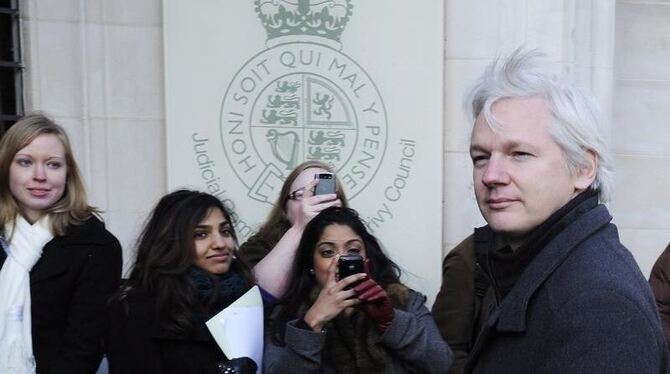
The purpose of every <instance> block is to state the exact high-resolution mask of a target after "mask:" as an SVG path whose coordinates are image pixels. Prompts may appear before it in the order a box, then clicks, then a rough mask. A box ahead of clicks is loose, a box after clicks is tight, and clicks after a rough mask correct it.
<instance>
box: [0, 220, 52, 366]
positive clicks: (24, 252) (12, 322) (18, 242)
mask: <svg viewBox="0 0 670 374" xmlns="http://www.w3.org/2000/svg"><path fill="white" fill-rule="evenodd" d="M14 222H15V225H12V223H6V224H5V235H6V238H10V241H9V246H8V248H7V258H6V259H5V263H4V264H3V266H2V270H0V295H1V296H0V374H5V373H12V374H14V373H16V374H31V373H35V357H34V356H33V339H32V330H31V309H30V308H31V303H30V270H31V269H32V268H33V266H34V265H35V264H36V263H37V261H38V260H39V259H40V257H41V256H42V249H43V248H44V246H45V245H46V244H47V243H48V242H49V241H50V240H51V239H53V235H52V234H51V231H50V230H49V217H48V216H44V217H43V218H41V219H40V220H39V221H37V222H35V224H33V225H31V224H30V223H28V221H26V220H25V218H23V217H22V216H20V215H19V216H17V217H16V219H15V220H14Z"/></svg>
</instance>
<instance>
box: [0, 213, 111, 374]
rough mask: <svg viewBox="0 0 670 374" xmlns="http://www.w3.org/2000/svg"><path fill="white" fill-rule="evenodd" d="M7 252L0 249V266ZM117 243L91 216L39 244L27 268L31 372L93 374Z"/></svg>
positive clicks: (99, 352)
mask: <svg viewBox="0 0 670 374" xmlns="http://www.w3.org/2000/svg"><path fill="white" fill-rule="evenodd" d="M6 257H7V255H6V254H5V252H4V251H0V266H2V264H4V262H5V258H6ZM121 264H122V260H121V245H120V244H119V241H118V240H116V238H115V237H114V236H113V235H112V234H111V233H109V232H108V231H107V230H106V229H105V225H104V224H103V223H102V222H101V221H100V220H98V219H97V218H95V217H91V218H89V219H88V220H87V221H86V222H85V223H84V224H82V225H79V226H73V227H71V228H70V230H69V231H68V233H67V234H66V235H64V236H59V237H55V238H54V239H52V240H51V241H50V242H49V243H47V244H46V245H45V246H44V249H43V252H42V257H41V258H40V259H39V261H38V262H37V263H36V264H35V266H33V268H32V270H31V271H30V297H31V303H32V308H31V312H32V337H33V353H34V355H35V361H36V362H37V373H38V374H46V373H68V374H69V373H73V374H74V373H95V372H96V370H97V369H98V366H99V365H100V360H101V358H102V354H103V348H102V336H103V331H104V323H105V318H104V314H103V311H104V305H105V303H106V301H107V300H108V299H109V297H110V295H111V294H112V293H113V292H114V291H115V290H116V289H117V288H118V284H119V279H120V277H121Z"/></svg>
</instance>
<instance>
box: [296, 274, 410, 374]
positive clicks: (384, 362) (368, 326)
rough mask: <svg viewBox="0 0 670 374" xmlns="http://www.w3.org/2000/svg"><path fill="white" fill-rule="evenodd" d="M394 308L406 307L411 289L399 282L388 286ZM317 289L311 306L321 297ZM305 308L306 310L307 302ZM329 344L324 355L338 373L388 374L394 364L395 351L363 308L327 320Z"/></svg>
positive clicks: (387, 289)
mask: <svg viewBox="0 0 670 374" xmlns="http://www.w3.org/2000/svg"><path fill="white" fill-rule="evenodd" d="M385 290H386V292H387V293H388V294H389V297H390V298H391V302H392V303H393V306H394V307H395V308H399V309H404V308H405V304H406V303H407V298H408V293H409V289H408V288H407V287H405V286H404V285H402V284H400V283H393V284H390V285H388V286H387V287H385ZM318 292H319V290H318V289H315V290H313V291H312V293H311V295H310V302H309V305H312V304H313V302H314V301H315V300H316V297H317V296H318ZM303 308H305V310H306V309H307V305H304V306H303ZM325 329H326V344H325V346H324V348H323V352H324V354H323V355H322V357H323V360H324V363H325V365H326V366H327V367H329V368H332V369H333V370H334V371H335V372H337V373H366V374H367V373H372V374H374V373H388V372H390V371H392V370H391V369H390V368H392V367H393V365H394V362H393V355H394V354H393V352H391V351H389V350H388V349H386V348H385V347H383V346H382V345H381V344H379V340H380V338H381V333H380V332H379V331H378V330H377V328H376V327H375V324H374V323H373V322H372V321H370V319H369V318H368V317H367V316H366V315H365V313H363V312H362V311H361V310H354V312H353V313H352V314H351V315H350V316H348V317H347V316H345V315H344V313H340V314H339V315H338V316H337V317H335V318H334V319H333V320H331V321H330V322H328V323H327V324H326V326H325Z"/></svg>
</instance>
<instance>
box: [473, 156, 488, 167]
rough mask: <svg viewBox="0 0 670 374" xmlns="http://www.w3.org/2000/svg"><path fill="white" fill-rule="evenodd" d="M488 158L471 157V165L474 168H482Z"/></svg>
mask: <svg viewBox="0 0 670 374" xmlns="http://www.w3.org/2000/svg"><path fill="white" fill-rule="evenodd" d="M488 159H489V156H484V155H478V156H472V164H473V165H474V166H483V165H485V164H486V161H488Z"/></svg>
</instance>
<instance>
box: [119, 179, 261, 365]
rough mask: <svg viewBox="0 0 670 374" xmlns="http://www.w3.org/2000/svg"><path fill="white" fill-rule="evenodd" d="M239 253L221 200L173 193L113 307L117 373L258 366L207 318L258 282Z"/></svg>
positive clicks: (157, 212)
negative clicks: (225, 345)
mask: <svg viewBox="0 0 670 374" xmlns="http://www.w3.org/2000/svg"><path fill="white" fill-rule="evenodd" d="M236 255H237V236H236V235H235V230H234V228H233V222H232V221H231V219H230V214H229V213H228V211H226V209H225V208H224V207H223V205H222V204H221V201H220V200H219V199H217V198H216V197H214V196H212V195H210V194H207V193H204V192H198V191H189V190H179V191H175V192H173V193H170V194H168V195H165V196H164V197H163V198H162V199H161V200H160V201H159V202H158V205H157V206H156V208H155V209H154V211H153V212H152V214H151V216H150V218H149V220H148V221H147V223H146V225H145V227H144V230H143V231H142V234H141V236H140V239H139V241H138V248H137V259H136V260H135V264H134V266H133V269H132V271H131V273H130V277H129V278H128V281H127V282H126V283H125V285H124V287H123V288H122V289H121V290H120V291H119V292H118V294H117V295H116V296H115V297H114V298H113V299H112V302H111V303H110V306H109V318H110V326H109V327H110V328H109V335H108V339H107V357H108V360H109V371H110V373H111V374H115V373H119V374H133V373H138V374H140V373H152V374H169V373H175V374H177V373H179V374H182V373H195V374H197V373H203V374H204V373H226V372H235V373H255V372H256V364H255V363H254V362H253V361H252V360H251V359H249V358H236V359H233V360H228V358H227V357H226V356H225V355H224V353H223V352H222V351H221V349H220V348H219V346H218V345H217V344H216V342H215V341H214V338H213V337H212V335H211V334H210V333H209V331H208V329H207V326H206V325H205V321H207V320H208V319H210V318H211V317H213V316H214V315H216V314H217V313H218V312H220V311H221V310H223V309H224V308H226V307H227V306H228V305H230V304H231V303H233V302H234V301H235V300H237V299H238V298H239V297H240V296H242V295H243V294H244V293H245V292H246V291H247V290H248V289H249V288H251V286H252V285H253V278H252V276H251V272H250V270H249V268H248V267H247V266H246V265H245V264H244V263H243V262H242V261H240V260H239V259H238V258H237V256H236ZM226 370H229V371H226ZM232 370H235V371H232Z"/></svg>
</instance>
